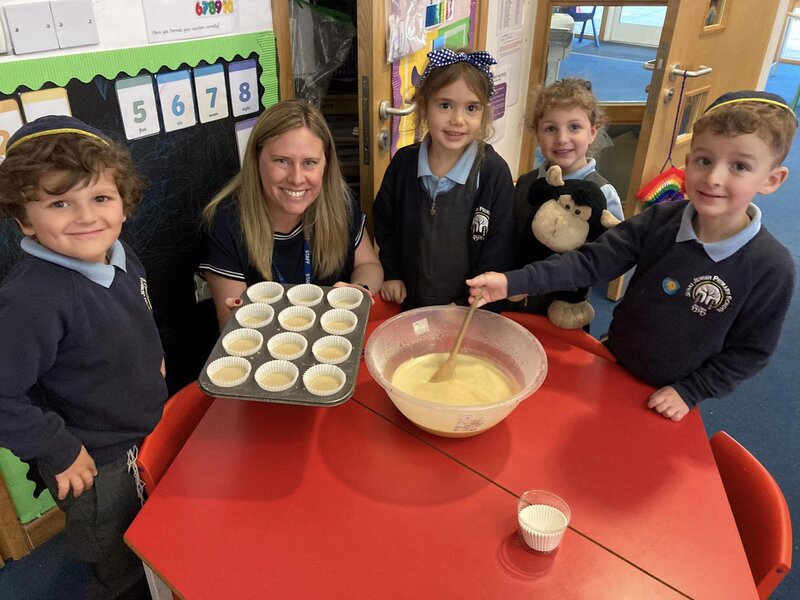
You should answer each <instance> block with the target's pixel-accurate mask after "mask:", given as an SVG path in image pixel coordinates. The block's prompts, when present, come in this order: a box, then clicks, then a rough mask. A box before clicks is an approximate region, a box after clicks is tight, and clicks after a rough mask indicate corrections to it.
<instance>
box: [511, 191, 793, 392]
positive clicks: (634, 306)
mask: <svg viewBox="0 0 800 600" xmlns="http://www.w3.org/2000/svg"><path fill="white" fill-rule="evenodd" d="M685 207H686V202H671V203H668V204H658V205H655V206H652V207H651V208H649V209H648V210H646V211H645V212H643V213H642V214H640V215H637V216H636V217H633V218H631V219H628V220H626V221H624V222H622V223H621V224H619V225H617V226H616V227H614V228H612V229H610V230H609V231H607V232H606V233H604V234H603V235H601V236H600V237H599V238H598V239H597V240H596V241H595V242H594V243H591V244H586V245H584V246H583V247H582V248H581V249H580V250H578V251H575V252H568V253H566V254H563V255H561V256H555V257H552V258H550V259H548V260H544V261H540V262H537V263H532V264H530V265H527V266H525V267H524V268H523V269H520V270H517V271H512V272H510V273H507V274H506V275H507V276H508V294H509V295H514V294H520V293H528V294H539V293H542V292H547V291H552V290H572V289H577V288H581V287H588V286H591V285H595V284H597V283H600V282H603V281H609V280H611V279H614V278H615V277H618V276H620V275H622V274H623V273H625V272H627V271H628V270H629V269H630V268H632V267H634V266H635V267H636V273H635V274H634V275H633V277H632V278H631V281H630V284H629V285H628V289H627V291H626V293H625V296H624V298H623V299H622V301H621V302H620V303H619V305H618V306H617V307H616V308H615V309H614V319H613V321H612V322H611V328H610V330H609V336H608V347H609V349H610V350H611V351H612V352H613V353H614V354H615V355H616V357H617V359H618V360H619V362H620V364H621V365H622V366H624V367H625V368H626V369H627V370H628V371H630V372H631V373H633V374H634V375H635V376H636V377H638V378H639V379H641V380H643V381H645V382H647V383H649V384H651V385H653V386H656V387H663V386H668V385H671V386H673V387H674V388H675V389H676V390H677V392H678V393H679V394H680V395H681V398H683V400H684V401H686V402H687V403H688V404H690V405H692V404H696V403H697V402H699V401H700V400H703V399H704V398H716V397H719V396H723V395H725V394H727V393H728V392H730V391H732V390H733V389H734V388H735V387H736V386H737V385H738V384H739V383H741V382H742V381H744V380H745V379H748V378H749V377H752V376H753V375H755V374H756V373H757V372H758V371H759V370H761V369H762V368H763V367H764V366H765V365H766V364H767V362H768V361H769V358H770V356H771V355H772V353H773V352H774V350H775V347H776V345H777V343H778V338H779V336H780V331H781V327H782V325H783V320H784V317H785V316H786V311H787V310H788V307H789V303H790V301H791V297H792V291H793V289H794V278H795V271H794V262H793V261H792V257H791V255H790V254H789V252H788V250H786V248H785V247H784V246H783V245H781V243H780V242H778V240H776V239H775V238H774V237H773V236H772V235H771V234H770V233H769V232H768V231H767V230H766V229H765V228H764V227H763V226H762V227H761V229H760V231H759V232H758V233H757V234H756V235H755V237H754V238H753V239H751V240H750V241H749V242H747V243H746V244H745V245H744V246H742V248H740V249H739V250H738V251H736V252H735V253H734V254H733V255H731V256H729V257H728V258H726V259H724V260H721V261H720V262H714V261H713V260H712V259H711V258H709V256H708V255H707V254H706V252H705V250H704V248H703V247H702V245H701V244H700V243H698V242H697V241H686V242H676V241H675V238H676V235H677V232H678V229H679V227H680V223H681V217H682V214H683V211H684V208H685Z"/></svg>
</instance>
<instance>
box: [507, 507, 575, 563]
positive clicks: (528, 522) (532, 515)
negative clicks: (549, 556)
mask: <svg viewBox="0 0 800 600" xmlns="http://www.w3.org/2000/svg"><path fill="white" fill-rule="evenodd" d="M517 517H518V520H519V528H520V531H521V532H522V537H523V539H524V540H525V543H526V544H528V546H530V547H531V548H533V549H534V550H537V551H539V552H551V551H552V550H555V549H556V548H557V547H558V545H559V543H560V542H561V538H562V537H564V532H565V531H566V529H567V524H568V523H569V520H568V519H567V516H566V515H565V514H564V513H563V512H561V511H560V510H558V509H557V508H556V507H554V506H549V505H547V504H530V505H528V506H526V507H524V508H522V510H520V511H519V513H518V515H517Z"/></svg>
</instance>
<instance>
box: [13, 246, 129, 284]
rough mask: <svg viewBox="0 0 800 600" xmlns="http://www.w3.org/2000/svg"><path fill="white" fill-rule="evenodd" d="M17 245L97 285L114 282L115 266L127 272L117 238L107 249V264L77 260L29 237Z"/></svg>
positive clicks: (123, 254) (122, 250)
mask: <svg viewBox="0 0 800 600" xmlns="http://www.w3.org/2000/svg"><path fill="white" fill-rule="evenodd" d="M19 245H20V246H21V247H22V249H23V250H24V251H25V252H27V253H28V254H30V255H31V256H35V257H36V258H41V259H42V260H46V261H47V262H50V263H53V264H54V265H58V266H60V267H64V268H66V269H71V270H72V271H75V272H77V273H80V274H81V275H83V276H84V277H86V279H89V280H90V281H93V282H94V283H96V284H97V285H102V286H103V287H104V288H109V287H111V284H112V283H114V276H115V275H116V269H115V267H117V268H120V269H122V270H123V271H125V272H127V268H126V261H125V248H123V247H122V244H121V243H120V241H119V240H114V243H113V244H112V246H111V248H110V249H109V259H108V263H109V264H107V265H101V264H99V263H92V262H86V261H83V260H78V259H77V258H71V257H69V256H64V255H63V254H58V253H57V252H53V251H52V250H50V249H49V248H45V247H44V246H42V245H41V244H40V243H39V242H37V241H36V240H34V239H33V238H30V237H25V238H22V241H21V242H20V244H19Z"/></svg>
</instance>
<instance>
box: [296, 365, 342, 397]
mask: <svg viewBox="0 0 800 600" xmlns="http://www.w3.org/2000/svg"><path fill="white" fill-rule="evenodd" d="M329 377H332V378H334V379H336V382H337V383H336V385H335V386H332V387H329V386H327V385H326V386H320V385H319V384H320V383H321V382H320V380H319V379H318V378H325V379H327V378H329ZM345 380H346V377H345V374H344V371H342V370H341V369H340V368H339V367H337V366H336V365H325V364H323V365H314V366H313V367H310V368H308V369H307V370H306V372H305V373H303V385H304V386H305V388H306V389H307V390H308V391H309V392H310V393H312V394H314V395H315V396H332V395H333V394H336V393H338V392H340V391H342V388H343V387H344V384H345ZM325 383H327V381H326V382H325Z"/></svg>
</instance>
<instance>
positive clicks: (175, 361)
mask: <svg viewBox="0 0 800 600" xmlns="http://www.w3.org/2000/svg"><path fill="white" fill-rule="evenodd" d="M234 37H236V38H240V39H237V40H231V39H230V38H213V39H206V40H203V41H202V42H181V43H176V44H170V45H167V44H165V45H161V46H158V48H159V49H160V50H159V52H158V53H152V52H150V51H152V50H153V49H152V48H135V49H131V50H130V51H129V52H130V53H132V54H133V55H134V56H133V57H131V55H130V54H126V53H122V54H123V55H122V56H119V55H118V56H117V58H118V59H119V60H117V61H111V60H108V59H106V60H104V59H102V58H98V57H93V58H88V57H89V56H91V55H86V56H85V57H82V58H83V60H76V59H75V58H76V57H73V59H72V60H73V62H74V64H64V63H63V61H64V60H65V59H69V58H70V57H53V58H47V59H40V60H39V61H33V60H32V61H24V62H27V63H34V62H38V63H40V64H39V65H30V64H29V65H26V66H25V65H22V64H21V63H22V61H20V63H11V64H5V65H2V70H3V77H2V78H0V79H1V80H2V82H0V155H2V153H3V152H4V147H5V141H6V139H7V135H11V134H12V133H13V131H15V130H16V129H17V128H19V126H21V124H22V122H23V121H25V122H27V121H28V114H29V107H28V105H29V104H30V103H28V104H25V106H24V107H22V106H21V104H20V103H25V102H26V98H31V97H33V98H34V99H36V98H37V97H38V98H39V99H46V100H47V101H50V102H52V101H54V98H56V99H60V102H61V105H60V106H62V107H63V106H66V107H68V108H69V110H70V111H71V114H72V115H73V116H75V117H77V118H79V119H81V120H83V121H85V122H86V123H89V124H90V125H92V126H94V127H97V128H98V129H100V130H101V131H104V132H106V133H107V134H108V135H109V136H110V137H111V138H113V139H114V140H116V141H118V142H120V143H122V144H124V145H127V147H128V149H129V150H130V152H131V155H132V156H133V159H134V163H135V164H136V168H137V170H138V171H139V172H140V173H141V174H142V175H143V176H144V177H145V178H146V179H147V181H148V187H147V191H146V193H145V198H144V200H143V202H142V203H141V204H140V205H139V206H138V207H137V209H136V211H135V212H134V214H133V216H132V217H131V218H129V219H128V220H127V222H126V223H125V226H124V227H123V231H122V238H123V239H124V240H125V241H126V242H128V243H129V244H130V245H131V246H132V247H133V248H134V250H135V251H136V253H137V254H138V256H139V258H140V259H141V260H142V262H143V263H144V266H145V268H146V270H147V276H148V286H149V292H150V298H151V300H152V302H153V308H154V315H155V319H156V322H157V324H158V327H159V331H160V333H161V338H162V342H163V344H164V348H165V351H166V360H167V383H168V384H169V387H170V390H171V391H175V390H177V389H179V388H180V387H182V386H183V385H184V384H185V383H187V382H189V381H192V380H194V379H196V377H197V375H198V373H199V370H200V368H201V367H202V364H203V361H204V360H205V358H206V357H207V355H208V352H209V351H210V349H211V347H213V344H214V341H215V340H216V337H217V336H218V333H219V332H218V329H217V324H216V317H215V316H214V309H213V305H212V303H211V302H210V301H205V302H201V303H199V304H198V303H196V301H195V284H194V273H195V272H196V270H197V266H198V264H199V262H200V250H201V248H200V244H201V220H200V213H201V211H202V209H203V208H204V207H205V205H206V204H207V203H208V201H209V200H210V199H211V197H212V196H213V195H214V194H215V193H216V192H217V191H218V190H219V189H220V188H221V187H222V186H223V185H224V184H225V183H226V182H227V181H228V180H229V179H230V178H231V177H232V176H233V175H235V174H236V173H237V172H238V170H239V164H240V162H239V151H238V143H239V139H240V136H241V133H240V129H242V128H241V127H240V126H239V123H240V122H242V121H248V120H249V119H252V118H253V117H255V116H256V115H257V114H258V112H259V111H260V110H262V109H263V108H264V107H266V106H269V105H270V104H273V103H274V102H276V101H277V99H278V86H277V70H276V62H275V43H274V36H273V34H272V32H268V33H266V34H259V35H252V34H246V35H242V36H234ZM167 46H175V47H176V48H173V50H174V52H172V53H171V54H170V53H169V52H166V51H165V48H166V47H167ZM116 52H117V51H111V52H109V54H111V53H116ZM96 54H100V53H96ZM148 57H153V58H154V60H149V58H148ZM89 61H94V66H95V68H94V69H87V68H85V65H82V64H81V63H86V62H89ZM234 63H247V65H248V66H249V67H250V71H249V72H248V77H249V79H248V80H247V81H248V82H249V86H250V87H249V88H248V89H249V91H250V97H251V98H252V99H255V103H254V104H253V105H252V108H251V110H250V111H249V112H248V113H245V114H246V116H243V117H238V118H237V117H236V116H235V115H234V114H232V111H230V110H229V108H228V107H230V106H233V99H234V98H233V97H234V96H237V97H238V91H239V85H240V83H241V82H240V80H238V79H236V78H234V83H231V64H234ZM69 69H71V71H70V70H69ZM70 74H71V75H70ZM9 75H11V76H14V77H16V81H12V82H9ZM234 84H235V85H234ZM12 86H13V87H12ZM32 93H34V94H38V96H27V95H28V94H32ZM249 100H250V98H248V101H249ZM190 117H191V118H190ZM247 129H248V130H249V128H247ZM20 238H21V233H20V231H19V228H18V227H17V226H16V224H15V223H13V222H12V221H11V220H8V219H4V220H0V280H2V279H3V278H4V277H5V276H6V274H7V273H8V271H9V270H10V269H11V267H12V266H13V264H14V263H15V262H16V261H17V260H18V259H19V257H20V256H21V250H20V248H19V240H20Z"/></svg>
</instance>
